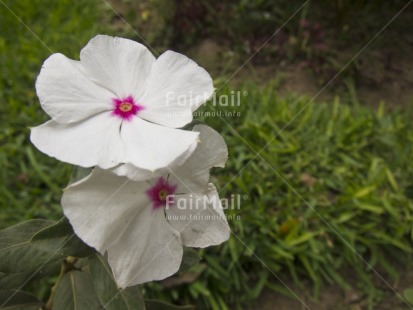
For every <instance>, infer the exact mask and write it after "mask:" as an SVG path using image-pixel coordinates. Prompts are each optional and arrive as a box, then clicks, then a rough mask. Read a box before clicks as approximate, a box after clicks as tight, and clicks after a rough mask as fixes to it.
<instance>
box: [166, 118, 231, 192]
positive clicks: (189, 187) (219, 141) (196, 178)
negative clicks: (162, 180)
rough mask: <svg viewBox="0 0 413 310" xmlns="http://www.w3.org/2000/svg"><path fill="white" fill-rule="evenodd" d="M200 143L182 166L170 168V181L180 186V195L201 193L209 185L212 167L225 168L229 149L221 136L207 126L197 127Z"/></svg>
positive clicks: (195, 128) (195, 130) (178, 190)
mask: <svg viewBox="0 0 413 310" xmlns="http://www.w3.org/2000/svg"><path fill="white" fill-rule="evenodd" d="M193 131H194V132H199V133H200V136H199V143H198V145H197V148H196V149H195V151H194V152H193V153H192V155H191V156H190V157H189V158H188V160H187V161H185V162H184V163H183V164H182V165H181V166H172V167H171V168H169V173H170V180H171V182H173V183H174V184H177V185H178V189H177V192H178V193H201V192H202V191H203V190H204V189H205V187H206V186H207V184H208V180H209V171H210V169H211V168H212V167H224V166H225V162H226V161H227V158H228V148H227V145H226V144H225V141H224V139H223V138H222V137H221V135H220V134H219V133H218V132H216V131H215V130H213V129H212V128H211V127H208V126H206V125H196V126H194V128H193Z"/></svg>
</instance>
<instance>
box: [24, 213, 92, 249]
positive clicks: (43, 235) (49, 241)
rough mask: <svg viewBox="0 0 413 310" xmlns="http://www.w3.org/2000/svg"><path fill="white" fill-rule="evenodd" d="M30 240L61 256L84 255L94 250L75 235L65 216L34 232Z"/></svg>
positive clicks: (40, 247) (41, 247) (39, 246)
mask: <svg viewBox="0 0 413 310" xmlns="http://www.w3.org/2000/svg"><path fill="white" fill-rule="evenodd" d="M31 241H32V243H33V245H35V246H36V247H37V248H39V249H41V250H44V251H46V252H51V253H53V252H56V251H58V253H59V255H61V256H74V257H86V256H89V255H91V254H93V253H94V252H95V250H94V249H93V248H91V247H89V246H87V245H86V244H85V243H84V242H83V241H82V240H80V239H79V237H78V236H76V235H75V233H74V232H73V229H72V226H71V225H70V223H69V221H68V220H67V218H65V217H64V218H62V219H61V220H60V221H58V222H57V223H55V224H54V225H51V226H49V227H46V228H44V229H43V230H41V231H39V232H38V233H36V234H35V235H34V236H33V238H32V240H31Z"/></svg>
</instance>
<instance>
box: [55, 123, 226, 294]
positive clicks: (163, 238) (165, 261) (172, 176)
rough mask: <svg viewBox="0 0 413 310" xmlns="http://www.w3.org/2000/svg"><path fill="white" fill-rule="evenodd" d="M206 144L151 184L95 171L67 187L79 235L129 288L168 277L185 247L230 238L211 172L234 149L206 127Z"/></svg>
mask: <svg viewBox="0 0 413 310" xmlns="http://www.w3.org/2000/svg"><path fill="white" fill-rule="evenodd" d="M194 131H198V132H200V142H199V144H198V146H197V148H196V149H195V151H194V152H193V154H192V155H191V156H190V157H189V158H188V160H187V161H185V163H184V164H183V165H182V166H180V167H176V168H175V169H174V170H171V171H170V172H169V173H166V172H165V174H164V175H160V176H157V177H156V178H153V179H151V180H149V181H134V180H131V179H129V178H127V177H123V176H118V175H116V174H114V173H112V172H110V171H108V170H102V169H99V168H95V169H94V170H93V172H92V173H91V174H90V175H89V176H88V177H86V178H85V179H83V180H80V181H79V182H77V183H74V184H72V185H70V186H69V187H68V188H67V189H66V190H65V192H64V194H63V198H62V206H63V210H64V213H65V215H66V217H67V218H68V219H69V221H70V223H71V224H72V226H73V229H74V231H75V233H76V234H77V235H78V236H79V237H80V238H81V239H82V240H83V241H84V242H85V243H87V244H88V245H90V246H92V247H94V248H96V249H97V250H98V251H99V252H100V253H101V254H103V255H105V253H107V255H108V261H109V265H110V266H111V268H112V271H113V274H114V277H115V279H116V281H117V283H118V285H119V286H120V287H122V288H125V287H128V286H133V285H136V284H140V283H144V282H148V281H152V280H161V279H164V278H166V277H168V276H170V275H172V274H174V273H175V272H177V270H178V269H179V266H180V264H181V260H182V252H183V249H182V246H189V247H201V248H203V247H207V246H210V245H216V244H220V243H222V242H224V241H226V240H227V239H228V238H229V233H230V229H229V226H228V223H227V221H226V218H225V216H224V213H223V210H222V205H221V202H220V200H219V197H218V193H217V191H216V189H215V187H214V185H212V184H208V180H209V170H210V169H211V168H212V167H215V166H222V165H223V164H224V163H225V161H226V159H227V157H228V150H227V147H226V145H225V142H224V140H223V139H222V137H221V136H220V135H219V134H218V133H217V132H216V131H214V130H213V129H211V128H209V127H207V126H204V125H199V126H195V127H194Z"/></svg>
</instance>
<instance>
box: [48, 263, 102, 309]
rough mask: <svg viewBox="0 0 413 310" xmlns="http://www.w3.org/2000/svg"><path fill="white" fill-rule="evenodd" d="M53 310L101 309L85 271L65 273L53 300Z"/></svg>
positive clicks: (88, 275)
mask: <svg viewBox="0 0 413 310" xmlns="http://www.w3.org/2000/svg"><path fill="white" fill-rule="evenodd" d="M53 309H62V310H83V309H87V310H98V309H102V307H101V305H100V303H99V300H98V298H97V296H96V293H95V291H94V290H93V284H92V280H91V278H90V274H89V273H88V272H86V271H70V272H68V273H66V274H65V275H64V276H63V279H62V280H61V282H60V284H59V286H58V288H57V290H56V295H55V296H54V298H53Z"/></svg>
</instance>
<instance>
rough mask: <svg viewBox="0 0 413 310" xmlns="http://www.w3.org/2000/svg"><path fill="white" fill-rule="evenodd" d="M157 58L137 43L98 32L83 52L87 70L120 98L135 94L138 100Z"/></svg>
mask: <svg viewBox="0 0 413 310" xmlns="http://www.w3.org/2000/svg"><path fill="white" fill-rule="evenodd" d="M155 60H156V59H155V57H154V56H153V55H152V53H151V52H150V51H149V50H148V49H147V48H146V47H145V46H143V45H142V44H139V43H138V42H135V41H132V40H128V39H123V38H118V37H110V36H106V35H98V36H96V37H94V38H93V39H91V40H90V41H89V43H88V44H87V45H86V46H85V47H84V48H83V49H82V50H81V52H80V61H81V63H82V65H83V67H84V68H85V71H86V72H87V74H88V75H90V76H91V77H92V79H93V80H94V81H95V82H96V83H97V84H99V85H102V86H103V87H105V88H107V89H110V90H111V91H113V92H114V93H115V94H116V95H117V96H118V97H119V98H120V99H121V98H123V97H127V96H130V95H132V96H133V97H134V98H135V100H138V101H139V98H140V97H141V96H142V94H143V92H144V90H145V85H146V81H147V79H148V77H149V74H150V71H151V67H152V65H153V64H154V63H155Z"/></svg>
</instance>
